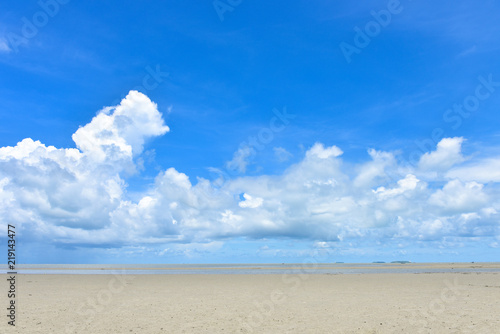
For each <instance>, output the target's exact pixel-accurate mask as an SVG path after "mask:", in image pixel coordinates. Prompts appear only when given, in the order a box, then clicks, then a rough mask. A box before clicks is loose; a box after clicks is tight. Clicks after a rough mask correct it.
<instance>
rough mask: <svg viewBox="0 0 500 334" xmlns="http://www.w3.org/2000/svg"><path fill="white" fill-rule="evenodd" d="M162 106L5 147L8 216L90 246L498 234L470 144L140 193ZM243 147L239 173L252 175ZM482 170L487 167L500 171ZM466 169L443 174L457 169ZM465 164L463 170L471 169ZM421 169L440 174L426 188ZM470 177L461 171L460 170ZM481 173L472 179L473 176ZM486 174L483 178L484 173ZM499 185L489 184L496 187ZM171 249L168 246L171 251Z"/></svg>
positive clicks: (1, 213) (162, 178)
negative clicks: (68, 136)
mask: <svg viewBox="0 0 500 334" xmlns="http://www.w3.org/2000/svg"><path fill="white" fill-rule="evenodd" d="M168 130H169V129H168V127H167V126H166V125H165V124H164V121H163V119H162V115H161V113H159V112H158V109H157V106H156V105H155V104H154V103H153V102H151V101H150V100H149V98H147V97H146V96H145V95H143V94H141V93H138V92H130V93H129V94H128V95H127V97H126V98H125V99H124V100H123V101H121V103H120V104H119V105H118V106H116V107H112V108H105V109H103V110H102V111H101V112H100V113H99V114H98V115H97V116H96V117H94V118H93V119H92V120H91V122H90V123H88V124H87V125H85V126H83V127H81V128H80V129H78V130H77V131H76V132H75V134H74V135H73V139H74V141H75V144H76V147H77V148H55V147H53V146H45V145H44V144H42V143H40V142H39V141H34V140H32V139H29V138H28V139H24V140H23V141H21V142H19V143H18V144H17V145H16V146H12V147H2V148H0V217H1V218H0V221H1V223H2V224H7V222H10V223H16V224H19V226H21V227H22V229H23V231H24V233H25V234H26V235H27V236H28V237H31V238H33V239H36V240H50V241H48V242H51V243H57V244H70V245H71V244H73V245H81V246H87V247H90V246H98V245H103V244H105V245H113V246H114V247H121V246H127V245H136V244H141V245H142V244H153V245H155V244H158V245H159V246H158V247H160V248H161V252H164V253H168V252H170V250H171V249H173V248H169V247H165V244H168V243H193V244H210V243H214V242H216V243H217V245H219V244H218V243H219V242H221V241H223V240H227V239H228V238H232V237H246V238H255V239H259V238H283V237H288V238H294V239H308V240H313V241H315V242H316V243H317V245H326V244H328V245H332V244H334V243H338V242H351V241H352V240H362V239H363V240H364V239H376V240H380V239H384V238H385V239H388V240H393V239H401V240H404V239H410V240H413V239H414V238H415V237H417V238H419V239H420V240H440V239H442V238H444V237H446V236H467V237H477V236H490V237H496V238H498V236H499V234H500V232H499V225H498V223H497V222H498V219H499V218H500V215H499V212H500V201H498V200H495V199H496V198H498V193H499V190H500V189H499V188H498V185H497V184H496V183H489V184H483V183H482V180H483V181H484V180H487V179H486V178H485V179H481V180H479V179H477V178H476V179H474V180H466V179H464V178H462V177H463V176H464V175H465V174H466V173H465V172H463V170H464V169H463V168H472V167H470V166H469V167H463V166H461V164H462V162H463V160H464V159H463V157H462V155H461V143H462V141H463V139H462V138H445V139H443V140H442V141H441V142H440V143H439V144H438V145H437V148H436V150H435V151H433V152H430V153H426V154H424V156H422V158H421V161H420V164H419V166H417V167H415V168H413V169H411V168H410V169H409V170H408V173H406V174H404V175H403V176H401V175H399V174H398V173H396V171H397V170H398V163H397V161H396V159H395V156H394V153H392V152H383V151H377V150H375V149H371V150H369V151H368V156H367V161H366V162H362V163H359V164H354V165H353V164H346V163H344V161H343V159H342V154H343V152H342V150H341V149H340V148H339V147H337V146H335V145H331V146H328V145H325V144H323V143H316V144H314V145H313V146H312V147H310V148H309V149H308V150H307V151H306V152H305V154H304V156H303V157H302V159H301V160H300V161H299V162H297V163H294V164H291V165H289V166H288V168H287V169H286V170H285V171H284V172H283V173H281V174H278V175H260V176H252V177H248V176H239V177H233V178H229V179H227V180H225V182H224V183H222V184H219V183H217V182H216V181H214V182H212V181H209V180H206V179H203V178H199V179H198V180H197V181H196V182H195V183H192V182H191V181H190V178H189V177H188V176H187V175H186V174H184V173H182V172H181V171H178V170H176V169H174V168H168V169H166V170H164V171H161V172H160V173H159V174H158V175H157V176H156V178H155V180H154V183H153V184H151V185H150V186H149V187H148V189H146V190H144V191H143V192H141V193H137V192H134V196H131V194H129V193H128V191H127V185H126V177H127V175H128V174H127V173H128V171H129V170H130V169H132V170H133V169H134V168H135V165H136V161H137V160H138V159H139V158H140V156H141V154H142V152H143V150H144V145H145V144H146V142H147V140H148V139H150V138H153V137H155V136H160V135H163V134H165V133H166V132H168ZM249 150H251V148H249V147H240V149H239V150H238V152H236V154H235V156H234V158H233V160H232V162H230V164H231V166H233V167H234V168H236V169H238V170H239V171H241V172H244V171H245V170H246V166H247V165H248V161H249V157H250V156H251V154H252V153H251V152H250V151H249ZM480 163H481V162H478V165H474V168H477V173H479V171H480V170H481V169H480V168H492V165H489V164H488V163H486V164H485V165H480ZM452 165H456V169H454V170H451V171H450V172H448V173H443V171H444V169H445V168H446V167H447V166H448V167H449V166H452ZM461 168H462V170H461ZM422 170H425V171H426V172H429V171H430V172H436V173H434V174H433V175H434V176H432V177H431V178H430V179H425V182H424V181H423V180H422V179H421V178H420V177H419V173H421V171H422ZM460 171H462V172H460ZM472 174H473V173H472ZM477 175H479V174H477ZM491 179H492V178H489V179H488V180H491ZM161 245H163V246H161Z"/></svg>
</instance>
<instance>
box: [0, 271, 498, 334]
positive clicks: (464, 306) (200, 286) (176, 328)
mask: <svg viewBox="0 0 500 334" xmlns="http://www.w3.org/2000/svg"><path fill="white" fill-rule="evenodd" d="M387 266H389V267H390V265H387ZM402 266H404V265H402ZM413 266H414V267H415V266H416V265H415V264H414V265H413ZM427 266H428V268H429V269H431V268H437V267H440V268H444V269H450V268H451V267H453V268H454V270H456V269H455V268H458V270H460V268H463V270H464V271H463V272H451V273H450V272H443V273H436V272H429V273H426V272H419V273H363V274H325V273H320V274H314V273H310V272H308V271H306V270H297V268H295V270H287V269H283V273H281V274H217V273H214V274H154V275H144V274H143V275H133V274H129V273H127V274H120V273H116V274H102V275H95V274H80V275H78V274H70V275H61V274H25V275H17V282H16V284H17V285H16V286H17V296H16V321H15V324H16V326H11V325H9V324H8V323H7V321H8V317H6V316H5V315H7V310H6V307H7V306H8V305H7V304H6V303H7V302H8V301H7V299H6V298H2V300H4V301H5V302H4V304H5V307H2V309H3V310H4V313H5V315H4V316H2V318H3V319H4V320H3V321H2V322H1V324H0V332H1V333H95V334H100V333H488V334H490V333H500V269H499V268H500V267H499V266H498V264H467V265H465V264H454V265H451V264H447V265H445V264H439V265H427ZM424 267H425V266H424ZM466 268H468V269H475V268H478V269H479V268H481V269H485V268H486V269H488V270H491V269H492V271H489V272H484V271H483V272H479V271H478V272H474V271H472V272H471V271H465V269H466ZM495 268H496V271H495ZM256 271H258V270H256ZM2 276H3V281H4V282H5V281H6V278H7V279H8V275H5V274H3V275H2Z"/></svg>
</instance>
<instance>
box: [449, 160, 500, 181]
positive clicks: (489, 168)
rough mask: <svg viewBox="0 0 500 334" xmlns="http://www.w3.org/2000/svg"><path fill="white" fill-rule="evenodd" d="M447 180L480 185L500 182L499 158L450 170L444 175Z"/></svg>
mask: <svg viewBox="0 0 500 334" xmlns="http://www.w3.org/2000/svg"><path fill="white" fill-rule="evenodd" d="M446 176H447V177H449V178H457V179H460V180H462V181H477V182H482V183H487V182H500V158H489V159H484V160H481V161H478V162H474V163H471V164H469V165H467V166H460V167H456V168H453V169H451V170H450V171H449V172H447V173H446Z"/></svg>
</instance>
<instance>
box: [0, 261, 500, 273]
mask: <svg viewBox="0 0 500 334" xmlns="http://www.w3.org/2000/svg"><path fill="white" fill-rule="evenodd" d="M8 271H9V270H7V266H6V265H2V266H0V273H1V274H6V273H7V272H8ZM16 272H17V273H18V274H45V275H50V274H70V275H89V274H93V275H95V274H102V275H105V274H108V275H109V274H122V275H127V274H130V275H157V274H170V275H171V274H239V275H248V274H278V275H279V274H300V273H303V274H330V275H341V274H370V273H371V274H375V273H379V274H383V273H387V274H390V273H410V274H411V273H413V274H423V273H481V272H484V273H487V272H493V273H500V265H496V266H493V267H492V266H491V265H487V266H484V267H483V266H482V265H481V264H477V265H474V264H470V265H469V264H467V265H465V264H463V263H462V264H458V265H457V266H456V267H454V266H453V265H452V264H443V266H442V267H440V266H439V264H429V263H410V264H393V263H305V264H300V263H296V264H290V263H286V264H285V263H282V264H21V265H19V266H17V267H16Z"/></svg>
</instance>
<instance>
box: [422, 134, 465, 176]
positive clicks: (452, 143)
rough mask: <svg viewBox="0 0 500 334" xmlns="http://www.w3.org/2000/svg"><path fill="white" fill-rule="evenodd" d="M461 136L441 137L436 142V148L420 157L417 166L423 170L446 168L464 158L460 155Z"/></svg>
mask: <svg viewBox="0 0 500 334" xmlns="http://www.w3.org/2000/svg"><path fill="white" fill-rule="evenodd" d="M463 141H464V139H463V138H462V137H453V138H443V139H441V141H440V142H439V143H438V144H437V149H436V150H435V151H433V152H427V153H425V154H424V155H422V157H421V158H420V161H419V163H418V166H419V167H420V168H421V169H423V170H437V171H442V170H447V169H449V168H450V167H452V166H453V165H455V164H457V163H461V162H463V161H464V160H465V159H464V157H463V155H462V143H463Z"/></svg>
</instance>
